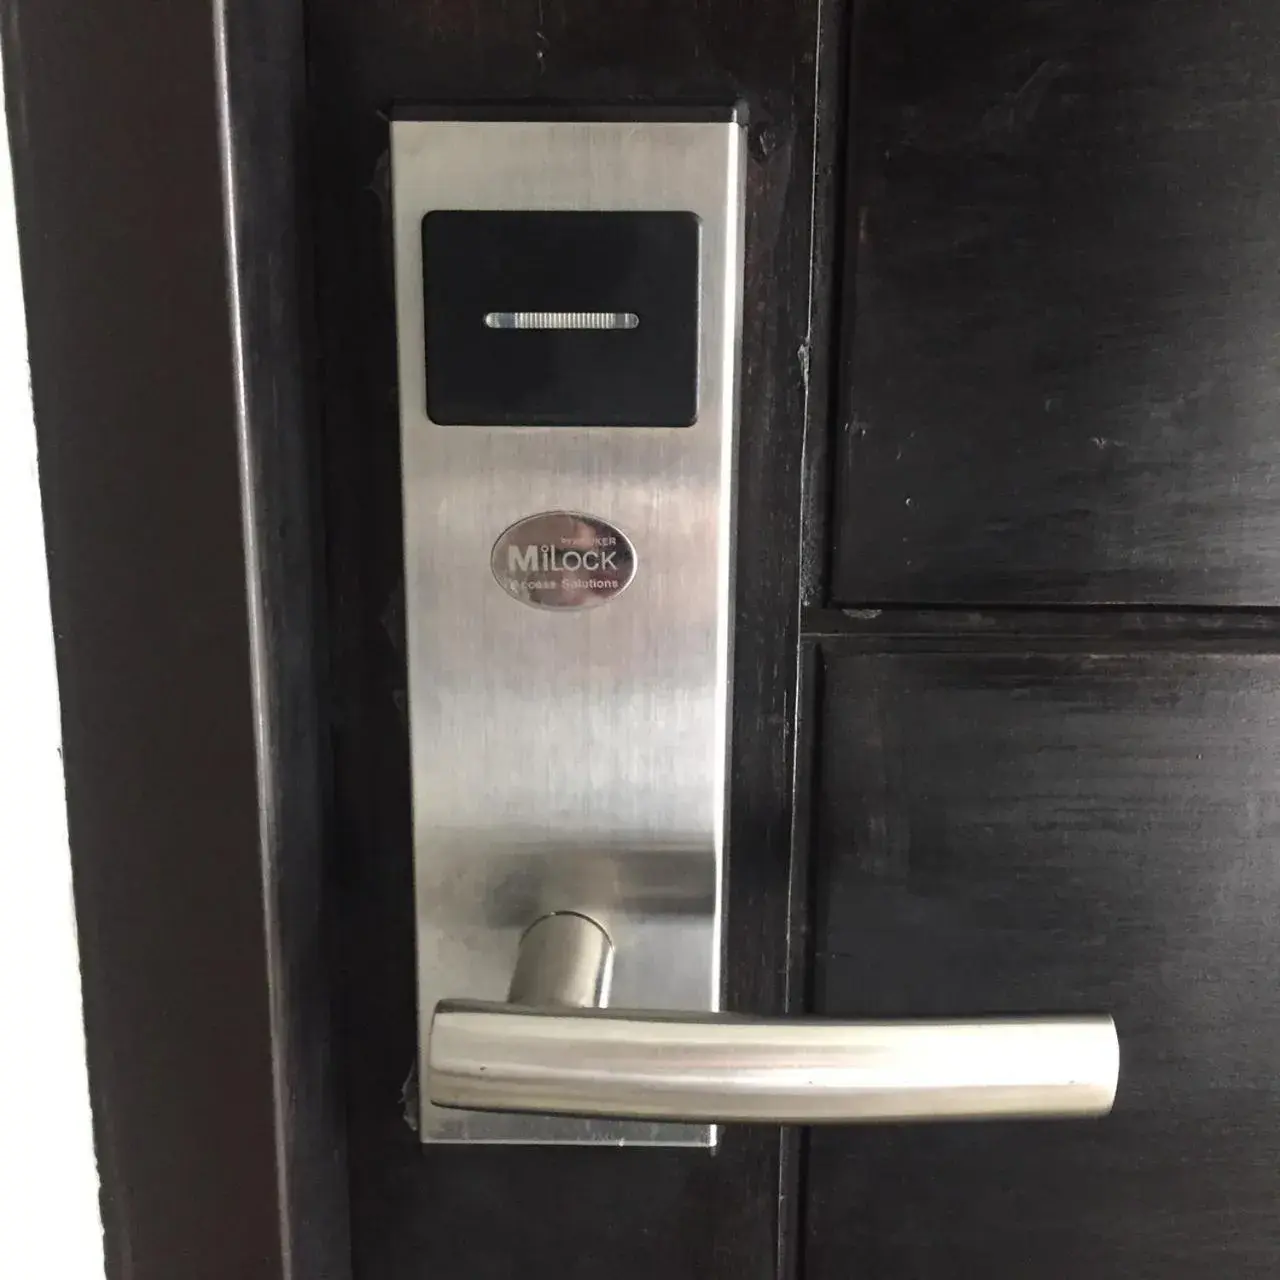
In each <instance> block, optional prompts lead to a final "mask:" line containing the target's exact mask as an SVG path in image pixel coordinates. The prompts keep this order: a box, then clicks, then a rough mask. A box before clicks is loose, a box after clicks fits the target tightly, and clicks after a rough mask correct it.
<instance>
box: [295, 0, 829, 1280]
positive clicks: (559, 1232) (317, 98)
mask: <svg viewBox="0 0 1280 1280" xmlns="http://www.w3.org/2000/svg"><path fill="white" fill-rule="evenodd" d="M834 8H835V7H834V6H832V11H834ZM830 21H831V17H830V13H829V12H828V13H827V14H826V15H825V16H823V15H820V14H819V7H818V4H817V0H800V2H799V3H792V2H790V0H788V3H781V2H778V0H765V2H764V3H760V4H756V5H754V6H752V9H751V12H750V14H749V15H747V14H746V13H744V11H743V10H742V8H741V6H740V5H739V4H737V3H730V2H729V0H702V2H700V3H698V4H688V3H685V2H684V0H658V2H657V3H654V4H648V5H628V4H605V3H602V2H601V0H506V2H504V3H497V4H492V5H487V6H485V5H476V4H474V3H470V2H469V0H468V2H466V3H463V2H461V0H432V2H431V3H427V4H422V3H411V2H409V0H377V2H376V3H363V4H353V3H350V0H310V5H309V12H308V54H309V60H310V86H311V111H312V121H313V129H314V132H313V139H314V148H313V161H314V173H315V184H314V191H315V203H316V210H317V230H318V251H317V261H318V263H319V265H320V273H319V278H318V284H319V290H320V305H319V317H320V328H321V336H322V341H323V357H324V368H323V380H322V395H323V411H324V419H325V425H324V434H325V450H326V463H325V468H326V480H327V490H326V517H327V528H328V538H329V542H328V555H329V566H330V591H329V597H330V602H331V628H330V634H331V643H332V646H333V662H332V671H333V689H334V697H335V703H334V719H335V765H336V768H335V795H336V801H335V821H336V840H337V851H338V857H339V876H340V887H339V893H340V897H341V904H342V912H343V933H344V967H345V970H346V974H347V983H346V1013H345V1017H346V1028H347V1035H348V1037H349V1043H350V1045H351V1055H350V1063H349V1089H348V1117H349V1136H350V1144H351V1190H352V1230H353V1242H354V1258H355V1270H356V1274H357V1275H358V1276H360V1277H361V1278H362V1280H400V1278H402V1277H404V1278H407V1277H415V1278H416V1277H418V1276H421V1275H423V1274H427V1273H430V1274H432V1275H438V1276H458V1277H466V1280H479V1278H483V1277H487V1276H508V1275H510V1274H512V1272H513V1270H514V1269H518V1270H521V1271H527V1272H528V1273H529V1274H535V1273H544V1274H555V1275H558V1276H562V1277H567V1278H572V1277H579V1276H581V1277H588V1276H589V1277H593V1278H594V1277H598V1276H600V1275H602V1274H609V1275H612V1276H616V1277H618V1278H619V1280H623V1278H624V1277H632V1276H634V1277H646V1280H647V1278H649V1277H652V1276H654V1275H655V1274H664V1273H665V1274H670V1275H681V1276H685V1275H689V1276H692V1275H697V1276H707V1277H714V1276H733V1277H735V1278H737V1277H748V1276H756V1277H764V1276H772V1275H774V1274H775V1272H776V1270H777V1269H778V1266H779V1259H780V1258H782V1257H784V1256H785V1252H786V1241H785V1240H784V1239H783V1238H782V1236H781V1235H780V1232H779V1228H778V1221H779V1220H778V1213H777V1208H776V1206H777V1198H778V1193H779V1182H780V1177H781V1174H780V1161H779V1138H778V1134H777V1132H776V1130H774V1131H770V1130H759V1131H752V1130H734V1131H732V1132H729V1133H728V1134H726V1136H725V1139H724V1142H723V1145H722V1148H721V1150H720V1151H719V1152H718V1154H716V1155H715V1156H714V1157H711V1156H708V1155H706V1154H702V1153H691V1152H672V1151H643V1150H632V1151H601V1150H577V1149H511V1148H508V1149H488V1150H485V1149H457V1148H440V1147H435V1148H430V1149H426V1150H423V1149H422V1148H420V1146H419V1144H418V1142H417V1139H416V1136H415V1135H414V1134H413V1133H412V1132H411V1131H410V1129H409V1128H408V1127H407V1125H406V1123H405V1120H404V1117H403V1113H404V1110H405V1108H404V1104H403V1103H402V1101H401V1097H400V1094H401V1089H402V1087H403V1085H404V1083H405V1079H406V1076H407V1075H408V1074H409V1071H410V1068H411V1066H412V1064H413V1061H414V1057H415V1010H414V989H413V972H414V963H413V910H412V904H413V894H412V887H411V871H412V862H411V833H410V792H409V765H408V752H407V746H408V743H407V728H406V723H405V662H404V620H403V616H402V613H403V590H402V582H401V578H402V551H401V512H400V467H399V442H398V422H397V409H396V399H395V386H396V370H395V334H394V328H393V314H392V268H391V259H390V227H389V221H388V213H387V196H388V191H387V142H388V135H387V123H386V119H385V112H386V111H387V110H388V109H389V108H390V107H391V106H392V104H405V103H415V102H418V103H422V102H428V103H429V102H444V103H453V104H465V103H468V102H472V103H477V102H493V101H497V102H511V101H520V100H529V101H533V102H536V103H544V104H545V103H548V102H552V103H554V102H557V101H559V102H571V103H587V104H591V103H605V104H617V103H626V102H635V103H640V104H643V103H647V102H659V103H667V104H670V103H677V104H678V103H681V102H685V103H695V104H696V103H703V102H710V103H721V104H723V103H731V102H733V101H735V100H738V99H741V100H743V101H745V103H746V105H747V108H748V110H749V112H750V118H751V122H752V123H751V125H750V129H749V134H748V151H749V159H748V178H747V183H748V189H747V248H746V253H747V266H746V305H745V333H744V352H745V360H744V381H745V386H744V393H743V404H744V406H745V410H744V418H743V422H742V432H741V437H742V447H741V458H740V472H739V476H740V495H741V498H740V502H741V509H742V510H743V511H744V512H745V513H747V518H746V519H744V521H743V529H742V535H741V539H740V542H739V555H740V556H741V557H742V558H743V562H744V563H746V564H749V565H750V567H751V568H750V572H749V573H744V574H743V575H742V577H741V586H740V592H739V598H738V614H737V634H738V643H737V653H736V670H735V677H736V688H737V694H736V701H735V710H734V719H735V742H736V746H735V750H734V759H733V762H732V775H731V776H732V777H733V778H734V780H735V787H734V794H733V797H732V812H731V824H732V831H733V836H732V840H733V845H732V854H731V858H730V863H731V867H730V890H729V926H728V929H729V932H728V942H727V957H728V959H727V969H728V983H727V1000H728V1003H729V1004H730V1005H731V1006H732V1007H735V1008H739V1009H751V1010H756V1011H765V1010H776V1009H778V1008H780V1007H781V1004H782V1001H783V998H784V992H785V986H786V971H787V964H786V961H787V913H788V907H787V882H788V842H789V836H790V822H791V809H790V797H791V751H792V743H791V709H792V702H793V698H794V690H795V644H796V630H797V628H796V619H797V606H798V598H797V591H798V585H797V584H798V571H797V558H798V551H799V538H800V534H799V512H800V489H801V475H802V441H803V435H804V425H805V413H806V408H807V403H808V401H807V394H806V391H807V388H806V355H807V351H806V348H805V343H806V342H813V343H816V344H819V345H820V344H822V343H824V342H825V341H826V335H825V333H824V332H823V331H821V329H815V328H814V327H813V325H812V324H811V306H813V307H814V308H815V314H816V313H817V310H818V309H819V308H820V306H821V304H823V303H824V302H825V299H824V298H823V297H821V291H822V288H823V285H824V283H825V281H826V279H827V278H828V277H827V274H826V273H825V272H823V273H821V274H820V275H819V277H818V284H819V294H820V296H819V297H818V298H817V299H815V298H813V297H811V290H810V261H811V245H812V240H813V233H812V224H813V212H814V181H813V179H814V118H815V98H814V94H815V79H816V75H815V58H816V57H817V56H818V54H819V43H820V33H823V32H826V31H827V26H826V25H824V24H826V23H828V22H830Z"/></svg>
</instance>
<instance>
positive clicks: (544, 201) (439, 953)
mask: <svg viewBox="0 0 1280 1280" xmlns="http://www.w3.org/2000/svg"><path fill="white" fill-rule="evenodd" d="M743 153H744V148H743V144H742V130H741V128H740V126H739V125H737V124H736V123H732V122H729V121H727V120H724V121H720V122H711V121H705V120H703V121H696V122H695V121H690V122H678V121H671V120H669V119H668V120H664V121H658V120H653V121H643V120H638V121H617V120H615V121H597V122H591V121H574V122H564V121H556V122H553V121H497V120H485V121H465V120H447V121H421V120H396V121H394V122H393V124H392V126H391V156H392V175H393V178H392V195H393V204H394V218H395V270H396V309H397V329H398V337H399V359H400V381H399V387H400V411H401V447H402V460H403V484H404V539H405V543H404V551H405V604H406V621H407V637H408V676H409V691H408V692H409V734H410V745H411V751H412V770H413V778H412V780H413V811H414V813H413V838H414V875H415V895H416V919H417V964H418V973H417V977H418V1003H419V1010H418V1012H419V1029H420V1030H419V1037H420V1044H419V1049H420V1060H425V1049H426V1037H427V1035H428V1030H429V1027H430V1023H431V1014H432V1011H433V1009H434V1008H435V1006H436V1003H437V1002H438V1001H440V1000H442V999H450V998H452V999H477V1000H503V999H505V998H506V996H507V992H508V988H509V985H510V983H511V979H512V973H513V971H514V969H515V965H516V958H517V954H518V951H519V944H520V938H521V935H522V934H523V932H524V931H525V929H527V928H528V927H529V925H531V924H532V923H533V922H534V921H535V920H538V919H539V918H540V917H542V916H545V915H548V914H549V913H553V912H580V913H582V914H585V915H587V916H589V917H590V918H591V919H592V920H595V921H598V922H599V923H600V925H601V926H602V927H603V928H604V929H606V930H607V932H608V935H609V937H610V938H611V939H612V940H613V942H614V944H615V947H616V958H615V964H614V970H613V981H612V1003H613V1005H614V1006H616V1007H619V1008H639V1009H669V1010H685V1011H689V1012H695V1013H697V1012H702V1013H710V1012H713V1011H715V1010H718V1009H719V1007H720V945H721V896H722V889H721V884H722V868H723V859H724V846H725V774H726V757H727V722H728V715H727V710H728V696H729V693H728V690H729V662H730V624H729V619H730V590H731V562H732V557H731V547H732V531H733V502H732V476H733V466H734V435H735V422H734V413H735V403H736V399H737V395H736V377H737V371H736V359H737V346H738V342H737V334H738V324H739V314H740V289H741V263H742V195H741V193H742V176H743V175H742V166H743ZM442 209H454V210H458V209H462V210H465V209H480V210H503V209H540V210H631V211H664V210H665V211H691V212H693V213H694V214H696V215H697V216H698V218H699V220H700V236H699V243H700V249H699V253H700V263H699V283H698V291H699V292H698V306H699V336H698V344H699V346H698V417H697V420H696V421H695V422H694V423H693V425H692V426H689V427H683V428H645V427H643V425H637V426H634V427H630V426H629V427H621V428H608V427H593V426H587V427H566V426H558V427H478V426H456V425H451V426H445V425H442V424H439V423H436V422H433V421H432V419H431V417H430V415H429V414H428V412H427V396H426V373H425V369H424V361H423V352H424V349H425V340H424V318H423V312H424V305H423V298H424V294H423V252H422V219H423V217H424V216H425V215H426V214H427V213H429V212H431V211H433V210H442ZM428 287H429V282H428ZM509 305H510V304H509V303H508V302H506V301H505V300H504V299H502V298H494V299H493V300H492V302H491V303H486V306H485V308H484V309H482V310H481V311H479V312H478V314H477V316H476V323H477V324H483V323H486V321H485V316H486V315H488V314H489V310H490V309H491V310H492V312H493V314H494V315H496V316H498V317H499V319H498V320H495V321H489V322H488V323H490V324H494V323H502V324H506V325H507V326H508V327H513V328H515V329H516V330H519V329H520V328H521V327H530V326H533V327H534V328H535V329H536V327H537V326H538V325H542V326H547V325H551V324H553V323H560V321H559V320H558V319H557V318H556V316H557V315H558V313H550V312H548V313H547V315H549V316H551V318H550V319H546V318H540V317H543V313H541V312H529V313H528V315H529V316H531V317H533V319H521V318H520V317H517V319H516V320H514V321H508V320H507V319H506V313H505V312H503V311H502V308H504V307H506V306H509ZM584 305H587V304H584ZM625 310H626V308H625V302H624V303H623V312H625ZM513 314H514V313H513ZM524 314H525V313H520V316H524ZM591 314H593V315H594V314H595V313H594V312H592V313H591ZM601 314H604V313H603V312H602V313H601ZM609 314H612V312H610V313H609ZM620 314H622V313H620ZM535 321H536V324H535ZM643 324H644V317H640V325H641V326H643ZM623 328H624V329H625V325H624V326H623ZM534 336H535V338H536V333H535V335H534ZM501 376H502V371H501V369H495V370H494V377H501ZM580 512H584V513H588V514H587V515H586V516H583V515H579V514H576V513H580ZM539 522H541V523H539ZM504 531H505V532H504ZM624 535H625V539H626V540H627V542H628V543H629V545H630V546H631V547H634V549H635V552H634V559H633V564H632V571H633V572H632V571H624V569H623V557H622V556H618V557H617V558H616V564H615V565H614V566H611V571H612V570H613V569H615V568H616V570H617V578H616V582H617V586H616V589H615V588H614V587H613V586H610V587H608V588H600V589H599V591H598V594H592V592H593V591H596V589H595V588H587V589H586V592H585V594H584V592H583V589H582V588H581V587H578V586H574V585H571V583H570V581H569V580H570V578H572V577H576V576H580V575H578V571H577V570H576V569H574V570H569V569H568V568H567V567H564V560H563V559H562V560H561V561H560V562H559V563H560V564H561V566H562V571H563V573H564V577H563V578H561V579H559V580H557V581H555V582H552V579H551V578H549V577H544V576H543V574H542V572H541V551H539V553H538V554H539V565H538V573H537V575H536V577H535V576H534V575H533V570H532V568H529V569H528V570H527V572H528V574H529V577H528V578H527V579H526V578H525V577H523V576H522V575H524V574H525V573H526V570H525V569H524V568H523V567H522V568H520V570H519V572H517V573H512V572H511V570H510V560H509V559H508V551H509V549H510V548H511V547H513V546H519V547H527V546H537V547H539V548H541V547H543V546H548V547H552V546H556V547H559V546H565V547H567V549H568V550H574V551H577V550H580V549H586V548H585V543H586V541H587V539H588V538H591V539H596V538H599V537H618V538H619V548H622V547H623V545H624V543H623V537H624ZM563 538H567V539H569V544H566V543H563V542H561V539H563ZM579 543H582V544H583V547H582V548H580V546H579ZM570 544H571V545H570ZM596 547H598V544H593V547H592V548H589V549H596ZM609 549H611V548H609ZM529 555H530V553H529V552H528V551H523V552H522V553H521V557H522V560H523V561H525V562H527V559H528V556H529ZM570 559H571V558H570ZM557 572H560V570H558V571H557ZM495 578H496V581H495ZM535 582H536V584H538V585H535ZM548 582H552V585H550V586H547V585H543V584H545V583H548ZM623 588H625V589H623ZM513 596H514V597H515V599H514V600H513V598H512V597H513ZM516 601H520V602H522V603H521V604H517V603H516ZM530 605H532V606H536V607H525V606H530ZM589 605H599V606H601V607H597V608H593V607H586V606H589ZM425 1092H426V1091H425V1090H423V1091H422V1093H423V1096H424V1099H425ZM420 1120H421V1124H420V1137H421V1139H422V1140H423V1141H424V1142H519V1143H527V1142H568V1143H598V1144H611V1145H621V1144H627V1145H630V1144H637V1143H641V1144H651V1145H653V1144H656V1145H680V1146H700V1147H706V1146H711V1145H713V1144H714V1141H715V1129H714V1128H713V1127H712V1126H710V1125H707V1124H671V1123H665V1122H661V1121H630V1122H628V1121H615V1120H608V1119H585V1120H584V1119H573V1118H568V1117H553V1116H537V1115H520V1114H488V1113H482V1112H471V1111H457V1110H445V1109H440V1108H436V1107H433V1106H431V1105H430V1104H429V1103H427V1102H426V1101H425V1100H424V1102H423V1104H422V1107H421V1111H420Z"/></svg>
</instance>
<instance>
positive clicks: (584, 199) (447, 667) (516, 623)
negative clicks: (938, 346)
mask: <svg viewBox="0 0 1280 1280" xmlns="http://www.w3.org/2000/svg"><path fill="white" fill-rule="evenodd" d="M391 143H392V145H391V154H392V194H393V203H394V216H395V262H396V309H397V326H398V332H399V370H400V377H399V387H400V411H401V429H402V457H403V486H404V490H403V497H404V522H405V523H404V530H405V599H406V613H407V630H408V660H409V722H410V738H411V749H412V769H413V805H414V870H415V894H416V921H417V960H418V1001H419V1059H420V1064H421V1067H422V1074H423V1076H424V1077H425V1081H424V1083H425V1087H424V1088H423V1089H422V1091H421V1096H422V1105H421V1116H420V1120H421V1123H420V1126H419V1131H420V1134H421V1137H422V1139H423V1141H425V1142H571V1143H599V1144H608V1145H637V1144H648V1145H666V1146H670V1145H677V1146H700V1147H707V1146H711V1145H713V1144H714V1142H715V1135H716V1124H717V1123H718V1122H719V1121H722V1120H732V1119H756V1120H764V1119H770V1120H803V1121H816V1120H833V1119H841V1120H848V1119H857V1118H870V1117H872V1116H881V1117H887V1116H900V1115H908V1114H910V1115H924V1114H934V1115H940V1114H945V1115H961V1114H966V1115H968V1114H1027V1113H1033V1114H1041V1113H1046V1112H1047V1113H1053V1114H1059V1113H1082V1112H1092V1111H1099V1110H1104V1109H1105V1108H1106V1107H1107V1106H1109V1105H1110V1099H1111V1097H1112V1096H1113V1094H1114V1090H1115V1072H1116V1062H1117V1058H1116V1052H1115V1032H1114V1028H1112V1027H1111V1025H1110V1023H1109V1021H1108V1020H1106V1019H1074V1020H1066V1021H1061V1020H1059V1021H1053V1020H1037V1021H1034V1022H1031V1023H1016V1024H1015V1023H981V1024H974V1023H956V1024H947V1025H946V1026H945V1027H940V1026H937V1025H920V1024H916V1025H914V1026H910V1025H909V1026H891V1025H888V1024H848V1023H846V1024H834V1023H809V1022H804V1021H800V1022H790V1023H779V1022H768V1021H760V1020H750V1019H747V1020H743V1019H736V1018H729V1017H726V1016H724V1015H723V1014H721V1012H720V988H721V982H720V952H721V932H722V913H723V901H724V860H725V830H726V782H725V779H726V773H727V768H728V765H727V759H728V708H729V660H730V624H731V617H732V601H731V599H730V584H731V580H732V546H733V513H734V500H733V485H734V455H735V438H736V412H737V404H738V334H739V328H740V313H741V305H742V299H741V278H742V264H743V164H744V152H745V149H744V146H743V137H742V128H741V125H740V123H739V121H738V119H737V116H736V114H735V112H734V111H733V110H731V109H726V110H723V111H711V112H705V111H704V112H690V113H688V115H687V118H680V117H679V116H678V114H675V115H673V113H670V112H666V113H662V114H660V115H655V116H652V117H650V118H645V117H643V116H642V115H640V114H636V115H632V116H623V115H620V114H618V113H616V112H602V113H600V115H599V118H595V119H591V118H583V117H582V113H580V112H579V113H578V114H577V115H576V117H575V118H572V119H570V118H560V119H554V118H550V117H544V118H541V119H528V118H516V117H513V118H510V119H498V118H495V117H494V115H492V114H490V115H489V116H488V117H486V118H485V119H476V120H460V119H457V118H450V119H430V118H424V117H422V116H418V117H416V118H411V117H403V116H402V117H397V118H396V119H395V120H394V121H393V123H392V129H391ZM534 922H537V923H536V924H535V923H534ZM531 924H533V925H534V927H533V928H532V929H529V926H530V925H531ZM526 930H527V932H526ZM522 938H523V941H522ZM513 971H514V973H515V979H514V981H513V979H512V974H513ZM508 995H509V996H510V998H511V1000H514V1001H516V1005H514V1006H513V1005H512V1004H511V1003H510V1001H508V1000H507V997H508ZM606 997H607V999H608V1002H609V1004H610V1006H611V1010H610V1011H607V1012H606V1011H603V1010H602V1008H601V1006H603V1004H604V1003H605V1000H606ZM525 1005H531V1006H532V1007H523V1006H525ZM573 1006H577V1007H576V1008H575V1007H573ZM628 1011H630V1012H628ZM877 1064H879V1066H877ZM815 1081H819V1082H825V1083H819V1084H815V1083H814V1082H815ZM904 1082H905V1083H904Z"/></svg>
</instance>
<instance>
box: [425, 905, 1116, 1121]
mask: <svg viewBox="0 0 1280 1280" xmlns="http://www.w3.org/2000/svg"><path fill="white" fill-rule="evenodd" d="M612 960H613V946H612V943H611V942H610V940H609V936H608V934H607V933H606V932H605V931H604V929H602V928H601V927H600V926H599V925H598V924H597V923H596V922H595V921H593V920H591V919H589V918H587V917H586V916H583V915H578V914H576V913H572V912H567V913H559V914H555V915H549V916H544V917H543V918H542V919H540V920H538V921H537V922H536V923H535V924H534V925H533V926H532V927H531V928H530V929H529V930H528V931H527V932H526V933H525V935H524V938H523V939H522V941H521V945H520V955H519V959H518V961H517V964H516V970H515V975H514V977H513V979H512V983H511V990H510V994H509V999H508V1002H507V1003H506V1004H503V1003H498V1002H486V1001H474V1000H443V1001H441V1002H440V1003H439V1004H438V1005H437V1006H436V1009H435V1015H434V1017H433V1019H432V1024H431V1034H430V1042H429V1048H428V1053H427V1089H428V1093H429V1095H430V1099H431V1101H432V1102H433V1103H435V1104H436V1105H437V1106H441V1107H464V1108H467V1109H472V1110H480V1111H524V1112H537V1113H545V1114H553V1115H576V1116H609V1117H614V1118H622V1119H664V1120H679V1121H688V1122H694V1123H721V1122H730V1121H756V1122H763V1123H773V1124H839V1123H847V1122H856V1121H873V1120H918V1119H940V1118H944V1117H951V1118H966V1117H967V1118H978V1117H991V1116H1068V1115H1102V1114H1105V1113H1106V1112H1107V1111H1109V1110H1110V1109H1111V1106H1112V1103H1113V1102H1114V1100H1115V1095H1116V1085H1117V1081H1118V1077H1119V1069H1120V1050H1119V1043H1118V1041H1117V1038H1116V1029H1115V1024H1114V1023H1113V1022H1112V1020H1111V1019H1110V1018H1106V1017H1072V1018H1029V1019H1007V1020H983V1021H959V1022H941V1021H939V1022H835V1021H823V1020H802V1021H795V1020H772V1019H764V1018H742V1017H732V1016H728V1015H722V1014H712V1015H705V1014H701V1015H681V1014H679V1013H666V1012H656V1011H650V1012H643V1011H614V1010H606V1009H605V1008H604V1006H605V1004H606V1003H607V999H608V987H609V975H610V970H611V967H612Z"/></svg>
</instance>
